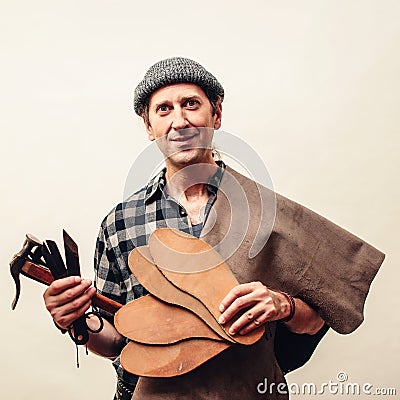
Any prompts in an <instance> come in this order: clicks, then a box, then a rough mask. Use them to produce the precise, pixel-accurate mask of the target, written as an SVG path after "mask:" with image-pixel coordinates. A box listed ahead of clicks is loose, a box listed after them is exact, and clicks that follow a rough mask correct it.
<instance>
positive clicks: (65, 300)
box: [43, 276, 96, 328]
mask: <svg viewBox="0 0 400 400" xmlns="http://www.w3.org/2000/svg"><path fill="white" fill-rule="evenodd" d="M91 284H92V282H91V281H90V280H87V279H82V278H80V277H77V276H71V277H67V278H63V279H58V280H56V281H54V282H53V283H52V284H51V285H50V286H49V288H48V289H47V290H46V291H45V293H44V294H43V297H44V301H45V305H46V308H47V310H48V311H49V313H50V314H51V316H52V317H53V319H54V321H55V322H56V323H57V324H58V325H59V326H60V327H62V328H67V327H68V326H69V325H70V324H71V323H72V322H73V321H75V320H76V319H77V318H78V317H80V316H81V315H83V314H84V313H85V312H86V311H87V309H88V308H89V307H90V304H91V299H92V297H93V296H94V294H95V293H96V289H95V288H94V287H91Z"/></svg>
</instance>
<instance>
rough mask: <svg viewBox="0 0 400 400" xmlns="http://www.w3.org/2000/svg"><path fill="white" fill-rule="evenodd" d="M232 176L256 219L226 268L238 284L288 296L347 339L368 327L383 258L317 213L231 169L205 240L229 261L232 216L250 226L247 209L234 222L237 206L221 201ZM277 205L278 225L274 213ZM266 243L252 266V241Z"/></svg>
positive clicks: (238, 210) (251, 221)
mask: <svg viewBox="0 0 400 400" xmlns="http://www.w3.org/2000/svg"><path fill="white" fill-rule="evenodd" d="M226 173H228V174H226ZM225 175H227V179H225ZM229 175H231V176H232V177H233V180H237V182H239V183H240V186H241V187H242V188H243V191H244V193H245V194H246V199H247V202H248V205H249V211H250V216H249V224H248V229H247V231H246V233H245V236H244V238H243V241H242V243H241V244H240V246H239V247H238V249H237V250H236V251H235V252H234V253H233V254H232V255H231V256H230V257H229V258H228V260H227V263H228V265H229V266H230V267H231V269H232V271H233V273H234V274H235V275H236V277H237V279H238V281H239V282H241V283H244V282H249V281H254V280H259V281H261V282H263V283H264V284H265V285H266V286H268V287H271V288H272V289H278V290H283V291H286V292H288V293H290V294H291V295H293V296H296V297H299V298H301V299H302V300H304V301H305V302H306V303H308V304H309V305H310V306H312V307H313V308H315V309H316V310H317V311H318V312H319V314H320V315H321V317H322V318H323V319H324V320H325V321H326V322H327V324H328V325H329V326H330V327H331V328H333V329H334V330H335V331H337V332H339V333H343V334H344V333H350V332H352V331H354V330H355V329H356V328H357V327H358V326H359V325H360V324H361V323H362V321H363V308H364V303H365V299H366V296H367V294H368V291H369V287H370V285H371V282H372V280H373V279H374V277H375V275H376V273H377V272H378V269H379V267H380V265H381V264H382V262H383V259H384V254H383V253H381V252H380V251H379V250H377V249H375V248H374V247H372V246H371V245H369V244H368V243H366V242H365V241H363V240H362V239H360V238H358V237H356V236H354V235H353V234H351V233H349V232H348V231H346V230H344V229H343V228H341V227H339V226H337V225H335V224H334V223H332V222H330V221H328V220H327V219H325V218H323V217H321V216H320V215H318V214H317V213H315V212H313V211H311V210H309V209H307V208H305V207H303V206H301V205H299V204H297V203H295V202H294V201H291V200H289V199H287V198H285V197H283V196H281V195H278V194H274V193H273V192H272V191H270V190H269V189H267V188H265V187H263V186H261V185H259V184H256V183H255V182H254V181H252V180H250V179H248V178H247V177H245V176H243V175H241V174H239V173H238V172H236V171H234V170H232V169H230V168H229V167H227V170H226V172H225V174H224V178H223V180H222V182H221V188H220V189H221V190H220V191H219V192H218V198H217V201H216V202H215V204H214V207H213V208H214V209H215V214H214V215H216V217H215V218H214V219H213V220H212V221H207V223H209V224H213V226H212V228H211V229H209V232H208V233H207V235H206V236H205V237H204V240H206V241H208V242H209V243H210V244H212V245H214V246H215V247H216V249H217V250H218V251H219V252H220V253H221V254H225V255H226V256H229V254H227V253H228V252H232V251H231V249H229V250H228V252H227V251H226V250H225V248H226V247H227V246H229V244H228V243H223V242H224V240H223V238H224V235H227V236H229V235H230V236H232V237H235V232H232V227H233V224H231V225H232V226H229V224H230V220H231V217H230V216H229V215H227V214H228V213H227V211H229V210H230V209H231V210H233V215H232V218H236V219H238V218H239V219H240V218H242V220H243V223H245V220H244V218H243V217H242V216H241V215H240V214H239V215H238V212H239V213H240V212H242V213H243V214H245V213H246V211H241V210H242V209H243V208H244V207H243V205H242V207H240V208H237V211H236V214H235V208H234V205H233V206H232V205H231V206H230V205H229V203H232V201H231V200H230V199H228V198H227V196H224V195H222V194H223V193H229V189H228V190H227V189H224V185H226V184H228V185H231V183H230V181H232V179H231V178H228V177H229ZM274 197H275V199H276V215H275V220H274V221H273V215H272V214H271V210H270V209H269V208H270V207H271V206H273V204H274ZM270 226H273V228H272V232H271V228H270ZM229 229H230V230H231V232H228V231H229ZM233 229H236V230H238V229H240V228H235V227H233ZM227 232H228V233H227ZM260 232H261V235H260ZM263 232H266V234H268V233H269V232H271V234H270V237H269V238H268V240H266V239H265V238H263V237H262V233H263ZM264 239H265V240H264ZM263 240H264V243H265V242H266V243H265V245H264V246H263V247H262V248H261V250H260V251H259V252H258V254H257V255H256V256H255V257H253V258H250V257H249V253H250V249H251V246H252V244H253V243H254V241H256V242H257V241H258V242H260V241H261V242H262V241H263ZM225 242H227V241H225ZM222 243H223V244H222Z"/></svg>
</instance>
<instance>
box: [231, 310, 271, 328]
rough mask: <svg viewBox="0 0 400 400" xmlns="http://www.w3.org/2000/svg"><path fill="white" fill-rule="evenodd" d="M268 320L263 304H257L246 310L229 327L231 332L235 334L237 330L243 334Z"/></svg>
mask: <svg viewBox="0 0 400 400" xmlns="http://www.w3.org/2000/svg"><path fill="white" fill-rule="evenodd" d="M266 321H267V318H266V313H265V310H264V308H263V307H262V305H260V304H256V305H255V306H254V307H251V308H250V309H249V310H247V311H246V312H244V313H243V314H242V315H241V316H240V317H239V318H238V319H237V320H236V321H235V322H234V323H233V324H232V326H231V327H230V328H229V333H230V334H231V335H235V334H236V333H237V332H239V334H241V335H245V334H246V333H248V332H250V331H252V330H253V329H256V328H258V327H259V326H260V325H261V324H264V323H265V322H266Z"/></svg>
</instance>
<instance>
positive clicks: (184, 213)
mask: <svg viewBox="0 0 400 400" xmlns="http://www.w3.org/2000/svg"><path fill="white" fill-rule="evenodd" d="M179 213H180V214H181V215H182V216H185V215H186V211H185V210H184V209H183V208H182V207H180V208H179Z"/></svg>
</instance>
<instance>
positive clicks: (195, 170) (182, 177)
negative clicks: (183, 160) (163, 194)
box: [166, 161, 218, 223]
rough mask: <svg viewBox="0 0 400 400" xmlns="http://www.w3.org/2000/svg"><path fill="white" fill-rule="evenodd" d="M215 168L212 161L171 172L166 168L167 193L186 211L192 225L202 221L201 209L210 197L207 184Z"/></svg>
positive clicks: (215, 165) (216, 166)
mask: <svg viewBox="0 0 400 400" xmlns="http://www.w3.org/2000/svg"><path fill="white" fill-rule="evenodd" d="M217 168H218V165H217V164H216V163H215V162H214V161H212V163H200V164H198V163H196V164H193V165H187V166H185V167H184V168H180V169H175V170H173V171H171V169H168V166H167V172H166V179H167V184H166V187H167V192H168V193H169V195H170V196H171V197H173V198H174V199H175V200H177V201H178V202H179V203H180V204H181V205H182V206H183V207H184V208H185V209H186V211H187V212H188V214H189V217H190V219H191V220H192V223H199V222H201V221H202V217H201V215H200V213H201V209H202V208H203V207H205V205H206V204H207V201H208V199H209V197H210V195H209V193H208V190H207V183H208V181H209V179H210V178H211V176H213V175H214V174H215V173H216V171H217Z"/></svg>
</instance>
